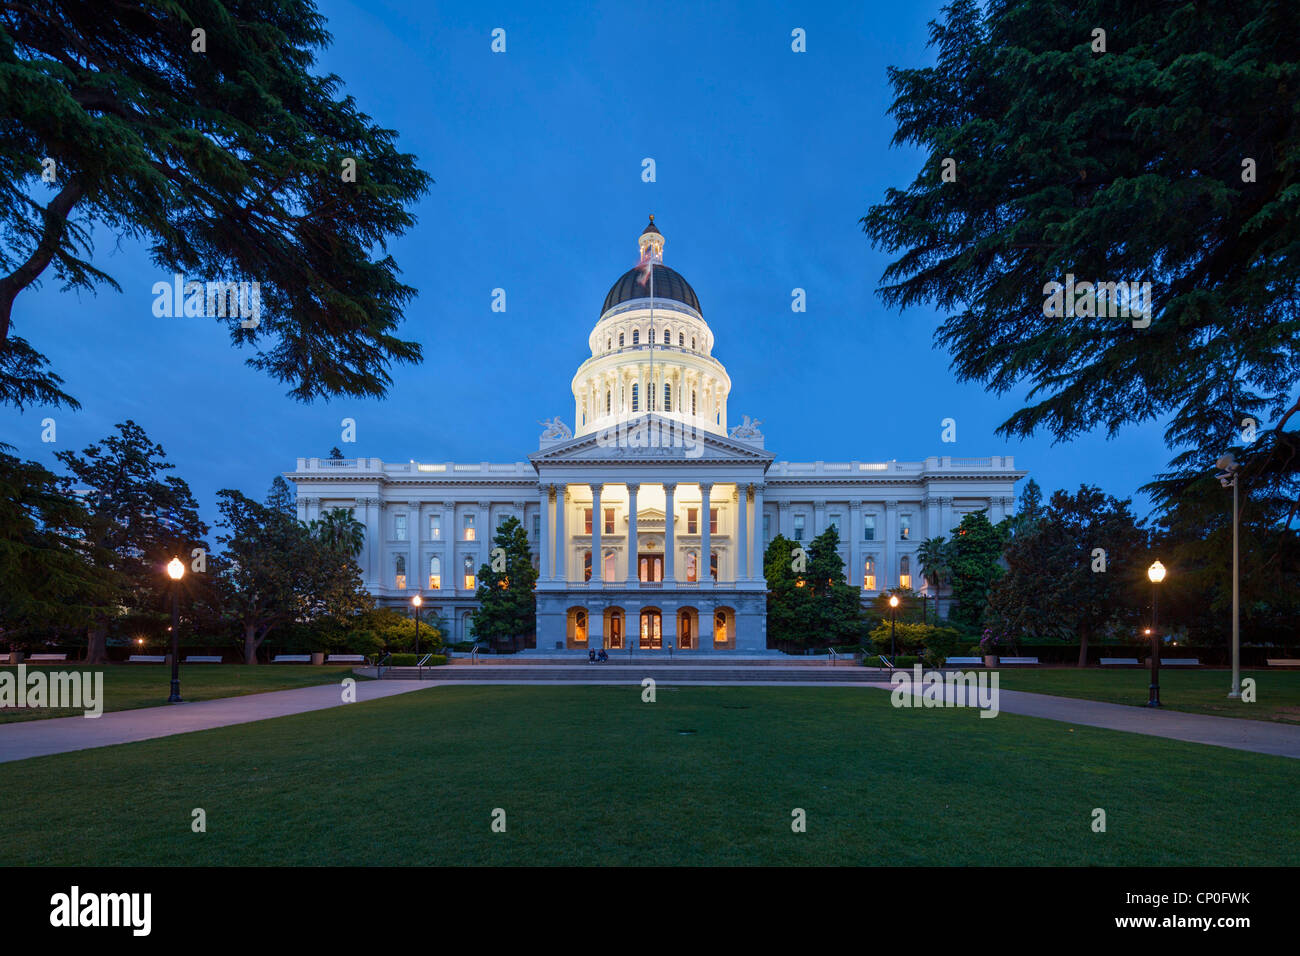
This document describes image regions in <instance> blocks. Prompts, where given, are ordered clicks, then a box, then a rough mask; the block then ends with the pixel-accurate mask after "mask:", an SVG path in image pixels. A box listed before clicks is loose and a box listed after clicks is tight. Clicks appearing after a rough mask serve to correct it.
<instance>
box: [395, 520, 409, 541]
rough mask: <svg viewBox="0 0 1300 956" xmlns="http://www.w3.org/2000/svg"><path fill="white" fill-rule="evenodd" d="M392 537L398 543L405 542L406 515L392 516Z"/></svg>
mask: <svg viewBox="0 0 1300 956" xmlns="http://www.w3.org/2000/svg"><path fill="white" fill-rule="evenodd" d="M393 537H394V538H396V539H397V540H398V541H405V540H406V515H393Z"/></svg>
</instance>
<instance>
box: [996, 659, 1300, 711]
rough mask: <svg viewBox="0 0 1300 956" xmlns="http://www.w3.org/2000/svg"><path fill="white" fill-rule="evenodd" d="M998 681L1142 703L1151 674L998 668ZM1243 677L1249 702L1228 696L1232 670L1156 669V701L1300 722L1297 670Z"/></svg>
mask: <svg viewBox="0 0 1300 956" xmlns="http://www.w3.org/2000/svg"><path fill="white" fill-rule="evenodd" d="M999 673H1000V674H1001V675H1002V676H1001V677H999V678H998V683H999V685H1000V686H1001V687H1002V689H1003V690H1023V691H1029V692H1030V693H1034V694H1055V695H1057V696H1058V697H1081V698H1084V699H1086V700H1102V701H1107V702H1108V703H1112V704H1145V703H1146V702H1147V697H1148V690H1147V689H1148V687H1149V686H1150V684H1151V672H1150V671H1147V670H1137V669H1124V670H1111V671H1103V670H1099V669H1097V668H1091V667H1090V668H1086V669H1079V668H1072V667H1067V668H1051V669H1047V670H1029V669H1026V670H1017V669H1016V668H1014V667H1008V668H1001V669H1000V670H999ZM1241 676H1242V678H1243V680H1244V679H1245V678H1247V677H1251V678H1254V680H1255V692H1256V699H1255V702H1254V703H1250V704H1248V703H1243V702H1242V701H1240V700H1229V699H1228V685H1229V683H1231V681H1232V672H1231V671H1223V670H1186V671H1181V670H1172V669H1162V670H1161V671H1160V702H1161V704H1163V705H1164V706H1165V707H1166V708H1168V709H1169V710H1183V711H1188V712H1190V713H1193V714H1212V715H1213V716H1216V717H1245V718H1249V719H1253V720H1274V721H1278V722H1279V723H1300V671H1284V670H1277V669H1274V670H1268V669H1263V670H1243V671H1242V672H1241Z"/></svg>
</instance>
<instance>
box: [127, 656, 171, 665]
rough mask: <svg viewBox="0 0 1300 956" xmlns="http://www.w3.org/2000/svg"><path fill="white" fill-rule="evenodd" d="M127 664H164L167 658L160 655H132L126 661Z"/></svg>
mask: <svg viewBox="0 0 1300 956" xmlns="http://www.w3.org/2000/svg"><path fill="white" fill-rule="evenodd" d="M126 662H127V663H128V664H165V663H166V662H167V658H166V657H164V656H163V655H162V654H132V655H131V656H130V657H128V658H127V659H126Z"/></svg>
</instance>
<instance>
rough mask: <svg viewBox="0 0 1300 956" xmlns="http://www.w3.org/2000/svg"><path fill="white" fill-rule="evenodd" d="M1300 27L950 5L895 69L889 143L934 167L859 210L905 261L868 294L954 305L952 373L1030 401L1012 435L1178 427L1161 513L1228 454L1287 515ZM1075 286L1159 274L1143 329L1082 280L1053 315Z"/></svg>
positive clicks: (1169, 11)
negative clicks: (920, 63) (921, 46)
mask: <svg viewBox="0 0 1300 956" xmlns="http://www.w3.org/2000/svg"><path fill="white" fill-rule="evenodd" d="M1098 28H1104V37H1101V36H1099V35H1098ZM1297 33H1300V6H1297V5H1296V4H1295V3H1293V2H1290V0H1239V2H1233V3H1218V2H1210V3H1206V2H1201V0H1169V2H1161V3H1145V4H1143V3H1137V4H1133V3H1130V4H1117V3H1114V2H1112V0H1080V2H1076V3H1070V4H1054V3H1042V2H1039V0H995V2H992V3H988V4H983V3H980V2H978V0H953V2H951V3H949V4H948V5H947V6H946V7H945V8H944V17H943V19H942V21H940V22H936V23H933V24H931V34H930V35H931V45H932V46H933V47H934V48H935V49H936V53H937V61H936V62H935V64H934V65H933V66H928V67H923V68H919V69H891V70H890V73H889V75H890V80H891V83H892V85H893V88H894V93H895V98H894V102H893V106H892V108H891V112H892V113H893V115H894V116H895V117H896V119H897V131H896V133H895V135H894V142H895V143H897V144H904V143H905V144H911V145H914V146H916V147H919V148H920V150H921V151H922V153H923V156H924V158H923V160H922V165H921V168H920V170H919V171H918V173H917V175H916V178H915V179H914V180H913V181H912V183H911V184H910V185H909V186H908V187H907V188H905V189H891V190H889V192H888V193H887V195H886V196H885V198H884V200H883V201H882V202H881V203H879V204H878V205H876V206H874V207H873V208H872V209H871V210H870V211H869V212H868V214H867V215H866V216H865V217H864V218H863V220H862V223H863V228H864V230H865V231H866V233H867V234H868V235H869V236H870V237H871V238H872V239H873V240H874V241H875V242H876V243H877V244H879V245H881V246H883V247H884V248H885V249H887V250H889V251H890V252H896V253H901V254H900V255H899V257H898V258H897V259H896V260H895V261H894V262H893V263H891V265H890V266H889V267H888V268H887V269H886V271H885V274H884V277H883V279H882V282H883V286H882V290H881V293H882V295H883V297H884V299H885V300H886V301H887V302H888V303H890V304H897V305H902V306H908V305H915V304H921V303H933V304H935V305H937V306H938V307H939V308H941V309H943V310H945V311H946V312H947V314H948V317H947V318H946V319H945V320H944V321H943V323H942V325H941V326H940V327H939V329H938V331H937V334H936V338H937V341H938V342H939V343H941V344H942V345H944V346H946V347H947V348H948V350H949V351H950V353H951V354H952V357H953V367H954V369H955V371H956V373H957V375H958V377H959V378H961V379H964V380H972V381H978V382H982V383H984V384H985V385H986V386H987V387H988V388H990V389H991V390H993V391H995V392H997V393H999V394H1002V393H1005V392H1007V391H1010V390H1016V391H1020V390H1023V389H1025V388H1027V389H1028V391H1029V394H1030V395H1031V396H1033V399H1034V400H1033V401H1032V402H1031V403H1029V404H1027V405H1025V406H1024V407H1022V408H1020V409H1019V410H1017V411H1016V412H1015V413H1014V414H1013V415H1012V416H1011V417H1010V418H1009V419H1008V420H1007V421H1005V422H1004V423H1003V424H1002V425H1001V427H1000V429H999V430H1000V432H1001V433H1003V434H1005V435H1008V436H1028V435H1030V434H1032V433H1035V432H1037V431H1039V430H1045V431H1047V432H1049V433H1050V434H1051V435H1052V436H1053V437H1054V438H1056V439H1067V438H1069V437H1071V436H1074V435H1077V434H1081V433H1085V432H1088V431H1091V430H1092V429H1094V428H1096V427H1098V426H1104V427H1105V428H1106V430H1107V431H1108V432H1110V433H1114V432H1115V431H1117V430H1118V429H1119V428H1121V427H1122V426H1123V425H1125V424H1127V423H1130V422H1138V421H1144V420H1154V419H1167V420H1168V422H1169V424H1168V427H1167V430H1166V433H1165V435H1166V440H1167V442H1168V443H1169V445H1170V447H1171V448H1173V449H1177V450H1180V451H1179V454H1177V455H1176V456H1175V457H1174V459H1173V460H1172V462H1171V464H1172V470H1171V472H1170V474H1168V475H1166V476H1164V477H1163V478H1162V480H1161V481H1160V482H1157V483H1156V484H1155V485H1153V486H1152V489H1153V490H1154V491H1155V492H1156V493H1157V500H1158V501H1160V503H1161V504H1162V506H1168V505H1169V504H1170V502H1171V501H1172V500H1173V499H1174V498H1176V497H1177V496H1179V495H1181V494H1183V493H1185V492H1186V490H1187V486H1188V483H1189V482H1191V481H1194V480H1195V479H1196V477H1197V476H1203V475H1204V474H1206V473H1207V472H1208V471H1209V470H1210V469H1212V468H1213V464H1214V462H1215V460H1216V459H1217V458H1218V457H1219V455H1221V454H1222V453H1223V452H1224V451H1226V450H1228V449H1229V448H1231V447H1233V446H1239V447H1238V448H1237V451H1238V456H1237V457H1238V459H1239V460H1240V461H1242V462H1243V466H1244V471H1245V477H1246V479H1247V480H1248V481H1249V483H1250V484H1251V486H1252V487H1253V488H1254V489H1257V490H1262V489H1269V490H1270V491H1278V492H1281V493H1283V494H1284V495H1285V496H1286V497H1287V498H1288V500H1290V502H1291V503H1292V508H1291V509H1290V510H1289V512H1288V513H1287V514H1286V515H1285V522H1289V521H1291V520H1292V519H1294V517H1295V514H1296V511H1295V508H1296V507H1297V506H1300V480H1298V478H1300V402H1297V401H1296V383H1297V380H1300V297H1297V294H1296V290H1297V288H1300V256H1298V255H1296V254H1295V251H1294V250H1295V249H1296V248H1297V246H1300V214H1298V213H1300V162H1298V161H1297V160H1298V159H1300V124H1297V123H1296V122H1295V116H1294V108H1293V107H1294V103H1295V98H1296V96H1295V91H1296V89H1297V88H1298V87H1300V59H1298V58H1297V56H1296V49H1295V37H1296V35H1297ZM1116 237H1123V238H1122V241H1117V238H1116ZM1067 275H1069V276H1073V277H1074V280H1073V281H1074V282H1078V283H1085V282H1086V283H1089V284H1091V283H1120V282H1123V283H1142V282H1150V283H1151V287H1150V290H1151V295H1150V296H1148V297H1147V299H1146V304H1148V305H1149V306H1150V324H1149V326H1147V327H1134V324H1133V318H1132V317H1131V316H1130V317H1129V318H1125V317H1123V316H1122V315H1121V316H1120V317H1118V318H1112V317H1102V316H1101V314H1100V313H1099V312H1098V310H1097V308H1096V293H1098V292H1099V291H1101V290H1097V289H1094V290H1093V293H1094V296H1093V298H1088V297H1087V295H1086V294H1085V289H1084V287H1083V286H1080V287H1079V289H1078V292H1079V295H1078V296H1076V297H1075V301H1076V308H1074V309H1073V310H1071V311H1069V312H1068V314H1051V315H1048V314H1047V313H1046V312H1045V309H1048V310H1049V311H1054V312H1055V311H1058V310H1053V309H1051V308H1050V307H1051V303H1050V302H1049V295H1050V294H1051V292H1052V291H1053V290H1054V289H1055V288H1059V287H1052V286H1050V285H1049V283H1059V284H1061V285H1064V284H1066V283H1067V281H1068V280H1067ZM1107 294H1108V295H1109V291H1107ZM1103 304H1106V303H1103ZM1134 304H1139V303H1134ZM1137 321H1138V323H1139V325H1141V324H1142V323H1144V322H1145V321H1146V319H1145V318H1143V317H1141V316H1139V317H1138V318H1137ZM1248 418H1249V419H1254V420H1255V421H1257V422H1258V423H1259V424H1258V429H1259V431H1258V436H1257V437H1256V438H1255V440H1254V441H1248V440H1243V438H1242V437H1241V436H1242V433H1243V423H1245V420H1246V419H1248ZM1246 430H1247V431H1248V430H1249V427H1248V426H1247V429H1246ZM1285 522H1284V523H1283V524H1281V525H1279V526H1278V527H1279V528H1281V527H1285Z"/></svg>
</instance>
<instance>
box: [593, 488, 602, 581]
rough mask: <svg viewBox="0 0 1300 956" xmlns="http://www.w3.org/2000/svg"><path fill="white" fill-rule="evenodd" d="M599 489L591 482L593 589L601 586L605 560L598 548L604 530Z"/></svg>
mask: <svg viewBox="0 0 1300 956" xmlns="http://www.w3.org/2000/svg"><path fill="white" fill-rule="evenodd" d="M601 487H603V486H602V485H601V484H600V483H599V482H593V483H592V485H591V584H592V586H593V587H600V586H601V580H602V577H601V575H602V574H603V573H604V570H605V568H604V565H605V560H604V556H603V554H602V552H601V547H600V533H601V532H602V531H603V530H605V528H604V525H605V514H604V512H602V511H601V510H600V489H601Z"/></svg>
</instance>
